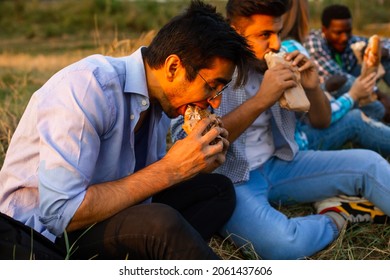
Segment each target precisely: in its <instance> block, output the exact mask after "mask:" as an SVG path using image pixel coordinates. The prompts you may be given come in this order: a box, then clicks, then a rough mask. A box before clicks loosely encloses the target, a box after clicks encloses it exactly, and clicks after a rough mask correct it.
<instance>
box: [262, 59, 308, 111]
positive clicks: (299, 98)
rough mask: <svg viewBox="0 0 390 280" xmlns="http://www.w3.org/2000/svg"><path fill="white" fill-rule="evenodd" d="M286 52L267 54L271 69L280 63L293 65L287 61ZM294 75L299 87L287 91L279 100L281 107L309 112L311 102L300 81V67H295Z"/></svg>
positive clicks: (268, 64)
mask: <svg viewBox="0 0 390 280" xmlns="http://www.w3.org/2000/svg"><path fill="white" fill-rule="evenodd" d="M285 55H286V53H285V52H278V53H274V52H268V53H266V54H265V56H264V59H265V61H266V62H267V66H268V68H269V69H271V68H272V67H275V66H276V65H278V64H279V63H283V64H287V65H291V61H287V60H286V59H285V58H284V57H285ZM294 74H295V76H296V78H297V80H298V86H296V87H294V88H290V89H287V90H286V91H285V92H284V93H283V95H282V96H281V97H280V99H279V104H280V107H282V108H285V109H287V110H292V111H298V112H307V111H309V108H310V102H309V100H308V99H307V96H306V93H305V90H304V89H303V87H302V85H301V83H300V80H301V74H300V73H299V71H298V67H296V66H295V67H294Z"/></svg>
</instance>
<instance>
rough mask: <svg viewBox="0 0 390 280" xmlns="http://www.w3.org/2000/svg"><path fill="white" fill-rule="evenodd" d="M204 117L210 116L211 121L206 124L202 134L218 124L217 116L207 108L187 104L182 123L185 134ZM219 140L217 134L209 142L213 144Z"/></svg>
mask: <svg viewBox="0 0 390 280" xmlns="http://www.w3.org/2000/svg"><path fill="white" fill-rule="evenodd" d="M204 118H210V119H211V120H212V121H211V123H210V124H209V125H208V126H207V128H206V129H205V131H203V133H202V135H204V134H206V133H207V132H208V131H209V130H210V129H212V128H213V127H216V126H219V125H220V122H219V121H218V117H217V115H216V114H211V113H210V111H209V110H207V109H202V108H200V107H198V106H196V105H191V104H190V105H188V106H187V109H186V111H185V113H184V123H183V125H182V128H183V130H184V131H185V133H187V135H188V134H189V133H190V132H191V131H192V130H193V128H194V127H195V125H196V124H197V123H198V122H199V121H200V120H202V119H204ZM219 140H221V137H220V136H218V137H217V138H215V140H213V141H212V142H210V144H215V143H217V142H218V141H219Z"/></svg>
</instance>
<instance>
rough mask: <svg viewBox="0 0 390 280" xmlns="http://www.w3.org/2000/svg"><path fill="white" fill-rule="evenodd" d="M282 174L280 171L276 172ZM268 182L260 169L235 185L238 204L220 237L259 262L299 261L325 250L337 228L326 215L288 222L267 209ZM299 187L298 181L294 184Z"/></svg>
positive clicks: (292, 219)
mask: <svg viewBox="0 0 390 280" xmlns="http://www.w3.org/2000/svg"><path fill="white" fill-rule="evenodd" d="M276 172H277V173H279V174H284V172H283V169H280V170H277V171H276ZM269 183H270V182H269V181H268V179H267V177H266V176H264V173H263V172H262V170H261V169H257V170H254V171H252V172H251V173H250V181H249V182H245V183H242V184H237V185H236V187H235V189H236V197H237V204H236V208H235V210H234V213H233V215H232V217H231V218H230V220H229V221H228V223H227V224H226V225H225V226H224V227H223V229H222V230H221V234H222V235H223V236H225V237H229V238H230V239H231V240H232V241H233V242H234V243H235V244H236V246H237V247H240V248H243V247H245V248H246V250H249V251H251V250H252V248H253V249H254V251H255V252H256V253H257V254H258V255H259V256H260V257H261V258H262V259H300V258H304V257H307V256H310V255H313V254H314V253H316V252H318V251H319V250H321V249H323V248H324V247H326V246H327V245H328V244H329V243H331V242H332V241H333V240H334V239H335V238H336V237H337V235H338V231H337V228H336V225H334V224H333V222H332V221H331V219H329V217H327V216H325V215H311V216H306V217H296V218H288V217H287V216H286V215H284V214H283V213H281V212H280V211H278V210H277V207H273V206H271V205H270V203H269V201H268V189H269V187H270V185H269ZM295 183H296V184H299V181H298V180H297V181H296V182H295Z"/></svg>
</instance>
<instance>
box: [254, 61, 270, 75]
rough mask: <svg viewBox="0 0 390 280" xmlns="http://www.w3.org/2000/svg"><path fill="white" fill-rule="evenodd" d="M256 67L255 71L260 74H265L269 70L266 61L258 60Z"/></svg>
mask: <svg viewBox="0 0 390 280" xmlns="http://www.w3.org/2000/svg"><path fill="white" fill-rule="evenodd" d="M254 66H255V70H256V71H257V72H260V73H264V72H265V71H267V69H268V67H267V63H266V62H265V60H259V59H258V60H257V63H256V64H255V65H254Z"/></svg>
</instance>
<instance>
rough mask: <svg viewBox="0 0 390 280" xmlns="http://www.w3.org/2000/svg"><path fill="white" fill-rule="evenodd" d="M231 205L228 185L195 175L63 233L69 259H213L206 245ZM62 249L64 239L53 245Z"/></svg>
mask: <svg viewBox="0 0 390 280" xmlns="http://www.w3.org/2000/svg"><path fill="white" fill-rule="evenodd" d="M234 206H235V192H234V188H233V184H232V183H231V181H230V180H229V179H228V178H226V177H224V176H222V175H218V174H201V175H198V176H196V177H194V178H193V179H190V180H188V181H186V182H183V183H181V184H178V185H176V186H173V187H171V188H169V189H167V190H165V191H163V192H161V193H159V194H157V195H156V196H154V197H153V200H152V203H151V204H140V205H136V206H133V207H129V208H127V209H125V210H123V211H121V212H119V213H118V214H116V215H114V216H112V217H110V218H109V219H107V220H105V221H103V222H100V223H97V224H95V225H94V226H92V227H91V228H90V229H88V230H79V231H74V232H71V233H68V242H69V244H70V245H72V244H75V245H74V247H73V250H71V252H70V254H71V256H70V258H71V259H122V260H125V259H187V260H191V259H218V257H217V255H216V254H215V253H214V252H213V251H212V249H211V248H210V247H209V246H208V245H207V241H208V240H209V239H210V238H211V237H212V235H213V234H215V233H217V231H218V229H219V228H220V227H221V226H222V225H223V224H224V223H225V222H226V221H227V220H228V219H229V217H230V216H231V214H232V212H233V209H234ZM56 243H57V244H59V245H60V246H62V247H65V238H64V236H63V237H61V238H58V239H57V241H56Z"/></svg>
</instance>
